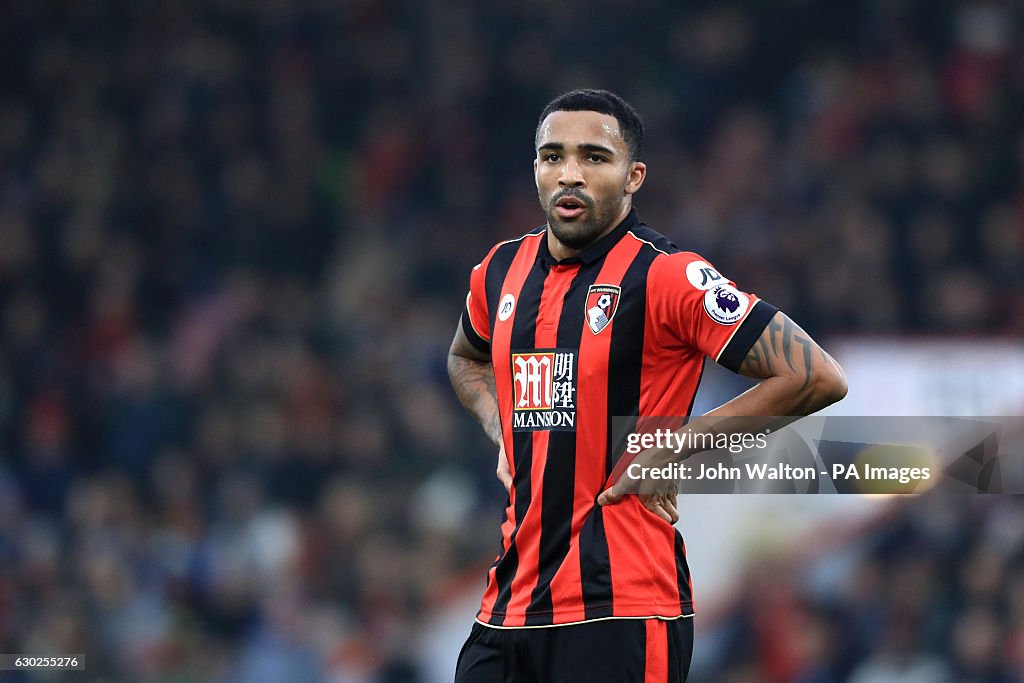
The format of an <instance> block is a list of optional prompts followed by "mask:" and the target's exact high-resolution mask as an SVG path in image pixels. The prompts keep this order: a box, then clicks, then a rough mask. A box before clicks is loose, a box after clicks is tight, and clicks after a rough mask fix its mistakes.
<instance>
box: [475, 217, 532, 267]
mask: <svg viewBox="0 0 1024 683" xmlns="http://www.w3.org/2000/svg"><path fill="white" fill-rule="evenodd" d="M545 230H547V225H541V226H538V227H536V228H534V229H533V230H530V231H529V232H526V233H523V234H522V235H520V236H519V237H513V238H512V239H507V240H502V241H501V242H498V243H497V244H495V245H494V246H493V247H491V248H490V250H489V251H488V252H487V256H485V257H484V259H483V261H481V262H480V264H481V265H484V264H486V263H488V262H489V261H491V260H492V259H493V258H494V257H495V256H497V255H499V254H502V255H510V256H511V255H514V254H515V253H516V252H517V251H519V249H520V248H521V247H522V246H523V244H524V243H527V242H531V241H533V242H535V241H536V240H537V239H538V238H539V237H540V236H541V235H543V234H544V231H545Z"/></svg>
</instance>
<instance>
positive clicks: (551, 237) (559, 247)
mask: <svg viewBox="0 0 1024 683" xmlns="http://www.w3.org/2000/svg"><path fill="white" fill-rule="evenodd" d="M632 208H633V204H632V202H629V201H626V202H624V203H623V204H622V208H621V209H620V210H619V213H618V215H616V217H615V218H614V219H613V220H612V221H610V222H609V223H608V225H607V226H605V228H604V230H602V231H601V232H600V234H598V235H597V237H595V238H594V239H592V240H590V241H589V242H587V243H586V244H584V245H583V246H582V247H580V248H579V249H573V248H572V247H570V246H567V245H566V244H565V243H563V242H561V241H560V240H559V239H558V238H557V237H555V233H554V232H552V231H551V229H550V228H549V229H548V231H547V233H548V252H550V253H551V256H552V257H554V259H555V260H556V261H564V260H565V259H567V258H572V257H574V256H578V255H579V253H580V252H581V251H583V250H584V249H586V248H587V247H589V246H590V245H591V244H594V243H595V242H597V241H599V240H600V239H601V238H602V237H604V236H605V235H607V234H608V233H610V232H611V231H612V230H614V229H615V228H617V227H618V226H619V224H620V223H622V221H624V220H626V216H628V215H629V211H630V209H632Z"/></svg>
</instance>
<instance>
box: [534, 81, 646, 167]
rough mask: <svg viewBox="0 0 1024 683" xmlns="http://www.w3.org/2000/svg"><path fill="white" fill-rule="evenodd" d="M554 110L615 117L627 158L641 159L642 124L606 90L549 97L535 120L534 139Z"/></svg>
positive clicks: (622, 100) (621, 100) (635, 115)
mask: <svg viewBox="0 0 1024 683" xmlns="http://www.w3.org/2000/svg"><path fill="white" fill-rule="evenodd" d="M555 111H596V112H597V113H599V114H608V115H609V116H614V117H615V120H616V121H618V122H619V132H620V133H622V139H623V140H624V141H625V142H626V149H628V150H629V160H630V161H636V160H637V159H639V158H640V154H641V152H642V151H643V146H644V124H643V121H641V120H640V115H639V114H637V113H636V109H633V107H632V105H630V103H629V102H627V101H626V100H624V99H622V98H621V97H619V96H618V95H616V94H615V93H613V92H609V91H607V90H589V89H584V90H570V91H569V92H567V93H565V94H564V95H559V96H558V97H556V98H555V99H553V100H551V101H550V102H549V103H548V105H547V106H546V107H544V111H542V112H541V113H540V119H539V120H538V121H537V131H536V133H534V140H536V138H537V136H538V135H540V126H541V124H542V123H544V119H546V118H547V117H548V114H550V113H551V112H555Z"/></svg>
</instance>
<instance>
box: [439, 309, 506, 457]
mask: <svg viewBox="0 0 1024 683" xmlns="http://www.w3.org/2000/svg"><path fill="white" fill-rule="evenodd" d="M448 378H449V379H450V380H451V382H452V386H453V387H454V388H455V393H456V394H457V395H458V397H459V401H461V402H462V405H463V406H465V407H466V410H468V411H469V413H470V414H471V415H472V416H473V417H475V418H476V419H477V421H478V422H480V425H481V426H482V427H483V428H484V432H485V433H486V434H487V437H488V438H489V439H490V440H491V441H493V442H494V445H495V446H500V445H501V418H500V417H499V415H498V399H497V394H496V392H495V389H494V368H493V366H492V365H491V356H490V354H487V353H484V352H482V351H480V350H478V349H477V348H476V347H475V346H473V345H472V344H471V343H470V342H469V339H467V338H466V333H465V332H464V331H463V330H462V323H461V322H460V323H459V325H458V326H457V327H456V329H455V338H454V339H453V340H452V347H451V349H449V350H448Z"/></svg>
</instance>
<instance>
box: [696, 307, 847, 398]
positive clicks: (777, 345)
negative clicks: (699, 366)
mask: <svg viewBox="0 0 1024 683" xmlns="http://www.w3.org/2000/svg"><path fill="white" fill-rule="evenodd" d="M739 373H740V374H741V375H744V376H746V377H752V378H754V379H759V380H761V381H760V382H759V383H758V384H757V385H756V386H754V387H752V388H751V389H750V390H748V391H746V392H744V393H743V394H740V395H739V396H737V397H736V398H734V399H733V400H731V401H729V402H728V403H725V404H723V405H721V406H719V407H718V408H715V409H714V410H712V411H710V412H709V413H707V414H708V415H709V416H717V417H733V416H742V417H755V416H765V417H772V416H790V417H803V416H805V415H810V414H811V413H815V412H817V411H819V410H821V409H822V408H825V407H826V406H829V405H831V404H833V403H835V402H837V401H840V400H842V398H843V397H844V396H846V390H847V385H846V375H845V374H844V373H843V369H842V368H841V367H839V363H837V362H836V361H835V359H834V358H832V356H830V355H829V354H828V353H826V351H825V350H824V349H823V348H821V347H820V346H819V345H818V344H817V342H815V341H814V340H813V339H811V335H809V334H807V333H806V332H804V331H803V329H801V328H800V326H799V325H797V324H796V323H795V322H793V321H792V320H791V319H790V318H789V316H787V315H786V314H785V313H783V312H782V311H778V312H776V313H775V315H774V316H772V319H771V320H770V321H769V322H768V324H767V325H766V326H765V328H764V331H763V332H762V333H761V336H759V337H758V339H757V341H755V342H754V344H753V346H751V347H750V350H749V351H747V355H746V357H745V358H744V359H743V362H742V363H741V364H740V367H739Z"/></svg>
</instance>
